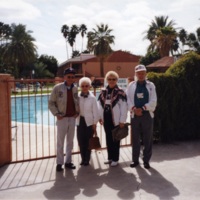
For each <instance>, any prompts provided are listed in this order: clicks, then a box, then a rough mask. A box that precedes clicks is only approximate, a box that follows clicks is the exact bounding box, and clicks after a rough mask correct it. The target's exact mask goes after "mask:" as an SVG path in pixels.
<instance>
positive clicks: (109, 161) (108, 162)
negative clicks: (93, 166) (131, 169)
mask: <svg viewBox="0 0 200 200" xmlns="http://www.w3.org/2000/svg"><path fill="white" fill-rule="evenodd" d="M111 162H112V160H107V161H105V162H104V164H106V165H107V164H110V163H111Z"/></svg>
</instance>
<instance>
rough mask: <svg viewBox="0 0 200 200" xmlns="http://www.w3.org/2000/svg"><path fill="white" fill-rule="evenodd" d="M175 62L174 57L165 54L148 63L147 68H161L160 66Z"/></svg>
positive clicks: (168, 65)
mask: <svg viewBox="0 0 200 200" xmlns="http://www.w3.org/2000/svg"><path fill="white" fill-rule="evenodd" d="M174 62H175V59H174V57H169V56H165V57H163V58H161V59H159V60H157V61H155V62H153V63H151V64H150V65H147V66H146V67H147V68H159V67H170V66H171V65H172V64H173V63H174Z"/></svg>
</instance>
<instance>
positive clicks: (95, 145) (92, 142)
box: [89, 131, 101, 150]
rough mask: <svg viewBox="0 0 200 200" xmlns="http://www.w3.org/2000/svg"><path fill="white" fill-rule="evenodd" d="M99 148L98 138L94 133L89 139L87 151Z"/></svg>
mask: <svg viewBox="0 0 200 200" xmlns="http://www.w3.org/2000/svg"><path fill="white" fill-rule="evenodd" d="M100 148H101V144H100V140H99V137H98V136H97V132H96V131H95V132H94V134H93V137H91V138H90V139H89V149H90V150H92V149H100Z"/></svg>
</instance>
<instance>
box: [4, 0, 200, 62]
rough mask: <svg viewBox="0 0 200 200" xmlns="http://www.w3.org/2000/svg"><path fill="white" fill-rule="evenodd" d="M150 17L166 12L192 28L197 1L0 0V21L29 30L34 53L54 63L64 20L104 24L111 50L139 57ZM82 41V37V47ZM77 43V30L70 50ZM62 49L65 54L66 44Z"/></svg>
mask: <svg viewBox="0 0 200 200" xmlns="http://www.w3.org/2000/svg"><path fill="white" fill-rule="evenodd" d="M155 16H168V17H169V20H174V21H175V23H176V25H175V27H176V28H184V29H185V30H186V31H187V32H188V33H190V32H195V31H196V29H197V28H198V27H200V0H167V1H166V0H154V1H152V0H140V1H138V0H137V1H136V0H0V22H3V23H5V24H9V25H11V24H12V23H15V24H23V25H26V30H31V31H33V33H31V35H32V36H33V37H34V38H35V40H36V41H35V45H36V46H37V51H38V55H39V56H40V55H42V54H45V55H48V56H54V57H55V58H56V59H57V60H58V63H59V64H60V63H62V62H64V61H66V60H67V51H66V42H65V39H64V37H63V35H62V33H61V27H62V26H63V25H64V24H67V25H68V26H69V27H71V26H72V25H73V24H76V25H77V26H79V25H81V24H85V25H86V26H87V28H88V31H91V30H92V29H93V28H95V29H96V25H100V24H101V23H104V24H107V25H108V26H109V28H110V29H112V30H113V31H112V32H111V34H112V35H114V36H115V44H114V45H111V47H112V49H113V50H115V51H116V50H125V51H130V52H131V53H133V54H135V55H141V56H144V55H145V54H146V50H147V47H148V45H149V41H148V40H145V39H144V37H145V31H147V30H148V27H149V25H150V24H151V22H152V20H154V19H155ZM86 43H87V39H86V37H85V38H84V40H83V49H86ZM81 46H82V39H81V36H80V34H79V35H78V36H77V39H76V45H75V48H76V50H79V51H81ZM68 50H69V56H70V57H71V47H70V46H69V44H68Z"/></svg>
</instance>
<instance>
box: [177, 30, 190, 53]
mask: <svg viewBox="0 0 200 200" xmlns="http://www.w3.org/2000/svg"><path fill="white" fill-rule="evenodd" d="M178 37H179V40H180V42H181V43H182V48H181V54H183V47H184V46H185V45H186V42H187V37H188V36H187V32H186V30H185V29H181V30H180V31H179V33H178Z"/></svg>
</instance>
